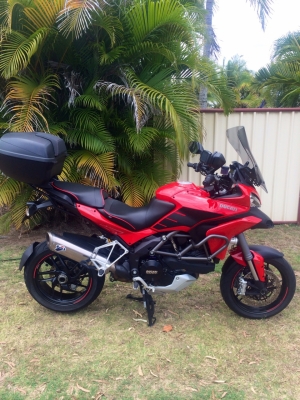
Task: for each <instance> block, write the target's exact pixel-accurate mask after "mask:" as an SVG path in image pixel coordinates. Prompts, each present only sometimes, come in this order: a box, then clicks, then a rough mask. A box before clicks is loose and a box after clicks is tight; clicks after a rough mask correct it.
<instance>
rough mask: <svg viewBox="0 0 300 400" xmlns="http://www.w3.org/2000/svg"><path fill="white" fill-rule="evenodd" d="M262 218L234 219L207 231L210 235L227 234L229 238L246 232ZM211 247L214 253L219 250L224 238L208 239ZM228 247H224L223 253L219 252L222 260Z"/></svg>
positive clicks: (207, 234)
mask: <svg viewBox="0 0 300 400" xmlns="http://www.w3.org/2000/svg"><path fill="white" fill-rule="evenodd" d="M260 221H261V220H260V219H259V218H256V217H246V218H241V219H236V220H234V221H230V222H227V223H225V224H222V225H218V226H216V227H215V228H212V229H209V230H208V231H207V233H206V236H210V235H222V236H226V237H227V238H228V239H229V240H230V239H231V238H233V237H234V236H236V235H238V234H240V233H242V232H244V231H245V230H247V229H249V228H251V227H252V226H254V225H256V224H258V223H259V222H260ZM208 244H209V248H210V251H211V253H212V254H213V253H214V252H215V251H217V250H218V249H219V248H220V247H221V246H223V245H224V240H223V239H216V238H213V239H209V241H208ZM226 252H227V249H224V250H223V251H222V252H221V253H218V258H220V260H222V259H223V258H224V257H225V256H226Z"/></svg>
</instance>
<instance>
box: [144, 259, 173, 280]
mask: <svg viewBox="0 0 300 400" xmlns="http://www.w3.org/2000/svg"><path fill="white" fill-rule="evenodd" d="M140 276H141V278H143V279H144V281H145V282H147V283H148V284H151V285H153V286H156V285H157V286H167V285H170V284H171V283H172V282H173V280H174V273H173V272H172V271H170V270H169V269H168V268H165V267H163V265H162V264H161V263H160V261H159V260H158V259H157V258H154V257H153V258H150V259H148V260H143V261H142V262H141V265H140Z"/></svg>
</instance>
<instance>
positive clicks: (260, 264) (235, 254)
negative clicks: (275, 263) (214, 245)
mask: <svg viewBox="0 0 300 400" xmlns="http://www.w3.org/2000/svg"><path fill="white" fill-rule="evenodd" d="M237 239H238V247H237V248H235V249H233V250H231V251H230V252H229V253H230V255H231V257H232V258H233V259H234V260H235V261H236V262H237V263H238V264H241V265H243V266H245V267H246V266H248V267H249V269H250V271H251V274H252V276H253V279H254V280H255V283H256V285H257V287H258V288H259V289H263V288H264V282H265V279H266V278H265V268H264V258H263V257H262V256H261V255H260V254H259V253H256V252H254V251H251V250H250V248H249V245H248V243H247V240H246V238H245V235H244V234H243V233H240V234H239V235H237Z"/></svg>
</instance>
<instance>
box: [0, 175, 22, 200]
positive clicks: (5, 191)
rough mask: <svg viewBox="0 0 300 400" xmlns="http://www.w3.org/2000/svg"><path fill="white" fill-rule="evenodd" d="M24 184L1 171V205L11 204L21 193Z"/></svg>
mask: <svg viewBox="0 0 300 400" xmlns="http://www.w3.org/2000/svg"><path fill="white" fill-rule="evenodd" d="M23 187H24V184H23V183H21V182H18V181H15V180H14V179H11V178H9V177H7V176H5V175H3V174H2V173H0V206H4V205H10V204H11V203H12V202H13V201H14V199H15V198H16V197H17V196H18V195H19V193H21V191H22V188H23Z"/></svg>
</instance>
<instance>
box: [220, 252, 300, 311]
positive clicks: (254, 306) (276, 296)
mask: <svg viewBox="0 0 300 400" xmlns="http://www.w3.org/2000/svg"><path fill="white" fill-rule="evenodd" d="M265 277H266V282H265V288H264V290H263V291H261V290H259V289H258V288H257V287H256V285H255V280H254V279H253V276H252V274H251V272H250V269H249V268H248V267H243V266H242V265H239V264H237V263H236V262H235V261H234V260H233V259H232V263H231V265H230V266H229V268H228V269H226V272H225V273H223V274H222V276H221V281H220V289H221V294H222V297H223V299H224V301H225V303H226V304H227V305H228V307H229V308H230V309H231V310H232V311H234V312H235V313H237V314H238V315H240V316H242V317H244V318H251V319H261V318H269V317H272V316H273V315H276V314H278V313H279V312H281V311H282V310H283V309H285V308H286V307H287V305H288V304H289V303H290V301H291V300H292V298H293V296H294V293H295V289H296V278H295V274H294V271H293V269H292V267H291V266H290V264H289V263H288V262H287V261H286V260H285V259H284V258H276V259H270V260H268V261H265ZM240 278H242V281H246V282H247V286H246V291H245V294H244V295H241V294H239V293H238V289H239V286H240V282H241V279H240Z"/></svg>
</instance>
